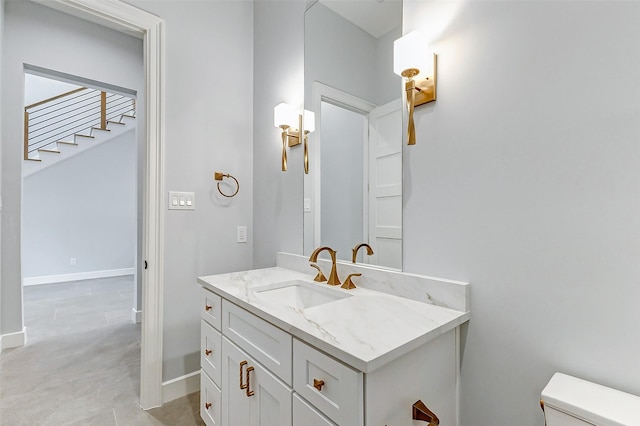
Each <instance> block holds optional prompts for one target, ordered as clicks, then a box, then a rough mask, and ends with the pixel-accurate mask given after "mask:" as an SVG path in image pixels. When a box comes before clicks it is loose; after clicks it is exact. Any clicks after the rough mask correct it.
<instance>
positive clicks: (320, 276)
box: [309, 263, 327, 283]
mask: <svg viewBox="0 0 640 426" xmlns="http://www.w3.org/2000/svg"><path fill="white" fill-rule="evenodd" d="M309 265H310V266H311V267H313V268H316V269H317V270H318V274H317V275H316V277H315V278H314V279H313V280H314V281H317V282H319V283H323V282H325V281H326V280H327V277H325V276H324V274H323V273H322V269H320V267H319V266H318V265H316V264H315V263H310V264H309Z"/></svg>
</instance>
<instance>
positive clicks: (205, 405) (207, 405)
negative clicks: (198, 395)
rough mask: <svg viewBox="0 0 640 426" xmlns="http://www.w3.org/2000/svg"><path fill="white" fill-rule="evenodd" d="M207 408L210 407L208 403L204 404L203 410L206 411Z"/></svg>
mask: <svg viewBox="0 0 640 426" xmlns="http://www.w3.org/2000/svg"><path fill="white" fill-rule="evenodd" d="M209 407H211V403H210V402H205V403H204V409H205V410H208V409H209Z"/></svg>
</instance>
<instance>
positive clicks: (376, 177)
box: [363, 99, 402, 269]
mask: <svg viewBox="0 0 640 426" xmlns="http://www.w3.org/2000/svg"><path fill="white" fill-rule="evenodd" d="M368 181H369V220H368V222H369V229H368V233H369V236H368V237H369V238H368V241H369V243H370V244H371V245H372V246H373V247H375V248H376V249H375V254H374V255H373V256H372V258H371V263H374V264H376V265H379V266H384V267H388V268H396V269H401V268H402V103H401V102H400V100H399V99H398V100H395V101H392V102H389V103H388V104H385V105H383V106H380V107H378V108H376V109H374V110H373V111H371V112H370V113H369V178H368ZM363 261H365V262H366V261H367V259H363Z"/></svg>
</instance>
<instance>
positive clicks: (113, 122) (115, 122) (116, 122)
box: [107, 121, 127, 126]
mask: <svg viewBox="0 0 640 426" xmlns="http://www.w3.org/2000/svg"><path fill="white" fill-rule="evenodd" d="M107 124H121V125H123V126H126V125H127V123H121V122H119V121H107Z"/></svg>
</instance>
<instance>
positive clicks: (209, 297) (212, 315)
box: [200, 289, 222, 331]
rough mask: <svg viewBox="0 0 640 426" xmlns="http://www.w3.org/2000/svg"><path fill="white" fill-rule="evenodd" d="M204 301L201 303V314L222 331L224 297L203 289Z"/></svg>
mask: <svg viewBox="0 0 640 426" xmlns="http://www.w3.org/2000/svg"><path fill="white" fill-rule="evenodd" d="M201 302H202V303H201V304H200V309H201V310H200V316H201V317H202V319H203V320H205V321H206V322H208V323H209V324H211V325H212V326H213V327H214V328H215V329H216V330H218V331H220V318H222V298H221V297H220V296H218V295H217V294H215V293H212V292H210V291H209V290H207V289H202V301H201Z"/></svg>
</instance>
